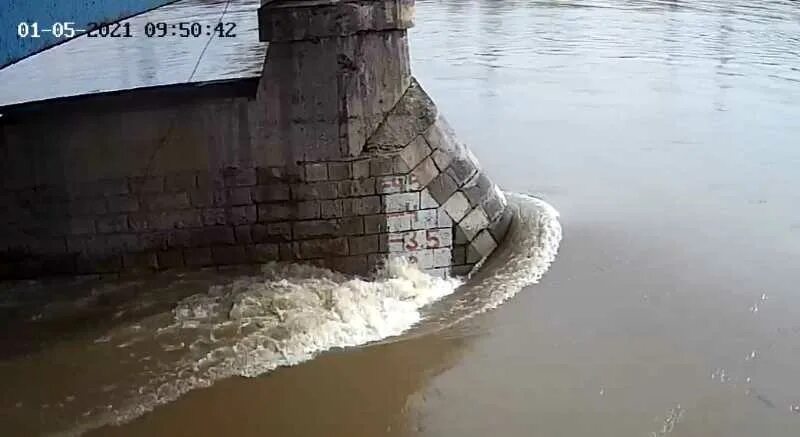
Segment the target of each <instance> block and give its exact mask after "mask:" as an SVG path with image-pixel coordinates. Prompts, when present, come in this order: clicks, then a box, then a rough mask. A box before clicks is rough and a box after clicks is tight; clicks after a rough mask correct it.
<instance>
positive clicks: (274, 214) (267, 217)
mask: <svg viewBox="0 0 800 437" xmlns="http://www.w3.org/2000/svg"><path fill="white" fill-rule="evenodd" d="M294 215H295V211H294V208H293V207H292V206H290V205H288V204H285V203H273V204H259V205H258V208H257V216H258V221H259V222H262V223H264V222H281V221H286V220H289V219H292V218H294Z"/></svg>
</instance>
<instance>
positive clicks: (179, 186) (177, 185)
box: [164, 172, 197, 192]
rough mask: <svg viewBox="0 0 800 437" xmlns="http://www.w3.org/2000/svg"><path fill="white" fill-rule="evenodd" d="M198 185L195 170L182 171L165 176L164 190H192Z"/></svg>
mask: <svg viewBox="0 0 800 437" xmlns="http://www.w3.org/2000/svg"><path fill="white" fill-rule="evenodd" d="M196 187H197V175H196V174H195V172H181V173H175V174H171V175H167V176H166V177H165V178H164V191H167V192H177V191H191V190H193V189H195V188H196Z"/></svg>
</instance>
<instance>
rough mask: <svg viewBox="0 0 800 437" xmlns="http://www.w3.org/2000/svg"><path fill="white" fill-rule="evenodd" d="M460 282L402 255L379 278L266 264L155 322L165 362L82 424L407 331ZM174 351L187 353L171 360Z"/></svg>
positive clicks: (117, 338) (115, 419)
mask: <svg viewBox="0 0 800 437" xmlns="http://www.w3.org/2000/svg"><path fill="white" fill-rule="evenodd" d="M459 285H460V281H458V280H456V279H440V278H435V277H432V276H429V275H426V274H424V273H422V272H420V271H419V270H417V269H416V268H415V267H413V266H410V265H408V264H406V263H405V262H404V261H403V260H395V261H392V263H391V264H390V265H389V266H388V268H387V270H386V271H385V272H384V273H383V274H382V275H381V279H378V280H375V281H364V280H361V279H353V278H349V277H346V276H344V275H341V274H338V273H334V272H332V271H330V270H326V269H322V268H317V267H312V266H307V265H297V264H278V263H271V264H267V265H265V266H264V267H263V269H262V274H261V275H256V276H247V277H242V278H239V279H237V280H235V281H233V282H232V283H230V284H226V285H221V286H212V287H211V288H210V289H209V290H208V292H207V293H204V294H199V295H194V296H191V297H189V298H187V299H184V300H182V301H181V302H180V303H178V305H177V306H176V307H175V309H174V310H173V312H172V317H171V320H170V323H169V324H168V325H166V326H163V325H162V326H160V327H158V328H157V329H156V332H157V333H156V335H155V340H156V341H157V342H158V344H159V345H160V348H161V351H162V353H163V354H161V355H163V356H159V357H158V358H159V361H160V362H161V363H166V366H165V367H164V368H162V371H161V372H160V373H159V374H158V375H156V376H154V377H151V378H150V379H149V381H148V382H147V383H146V384H144V385H143V386H141V387H139V388H138V389H137V390H136V391H137V392H138V396H135V397H133V398H132V399H130V400H127V401H125V402H124V403H123V404H122V405H120V406H118V407H116V408H113V409H112V410H111V411H107V412H102V413H99V414H98V415H97V416H96V417H94V418H93V419H91V420H90V422H91V423H85V424H84V426H83V427H81V428H82V430H80V431H85V430H88V429H91V428H95V427H98V426H102V425H104V424H108V423H123V422H126V421H129V420H131V419H133V418H135V417H138V416H140V415H141V414H143V413H145V412H147V411H150V410H152V409H153V408H154V407H156V406H158V405H160V404H163V403H166V402H170V401H173V400H175V399H177V398H178V397H179V396H181V395H182V394H184V393H186V392H187V391H190V390H192V389H195V388H199V387H206V386H209V385H211V384H212V383H213V382H214V381H216V380H219V379H221V378H226V377H230V376H236V375H239V376H245V377H253V376H258V375H261V374H263V373H266V372H269V371H271V370H273V369H275V368H277V367H280V366H291V365H295V364H298V363H301V362H303V361H306V360H309V359H311V358H313V357H314V356H315V355H316V354H318V353H320V352H322V351H326V350H329V349H332V348H343V347H350V346H357V345H362V344H366V343H369V342H372V341H376V340H380V339H384V338H387V337H392V336H397V335H400V334H402V333H403V332H404V331H405V330H407V329H408V328H410V327H411V326H413V325H414V324H416V323H418V322H419V321H420V319H421V317H422V315H421V313H420V308H422V307H423V306H425V305H428V304H430V303H431V302H433V301H435V300H437V299H440V298H441V297H443V296H446V295H448V294H450V293H452V292H453V291H454V290H455V289H456V288H457V287H458V286H459ZM127 332H129V333H132V332H135V333H137V335H139V336H141V335H148V334H147V333H143V332H142V330H141V329H136V330H128V331H127ZM112 336H113V337H114V341H113V342H112V343H114V344H116V343H117V342H125V343H124V344H125V345H126V346H127V345H128V344H135V343H141V342H143V341H144V342H147V340H148V339H145V338H138V339H131V338H130V337H125V336H124V335H120V333H117V335H112ZM149 340H150V342H152V336H151V338H150V339H149ZM176 353H177V354H179V355H180V357H179V358H178V359H174V358H173V359H172V360H171V361H170V360H169V357H170V356H171V355H170V354H176ZM76 431H77V430H76ZM80 431H78V432H80Z"/></svg>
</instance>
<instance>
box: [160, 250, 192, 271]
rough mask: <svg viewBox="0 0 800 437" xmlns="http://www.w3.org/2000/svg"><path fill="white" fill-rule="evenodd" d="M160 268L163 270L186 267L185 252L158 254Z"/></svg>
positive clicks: (174, 251) (166, 251) (169, 251)
mask: <svg viewBox="0 0 800 437" xmlns="http://www.w3.org/2000/svg"><path fill="white" fill-rule="evenodd" d="M157 257H158V267H159V268H162V269H174V268H179V267H183V266H185V265H186V264H185V262H184V259H183V251H181V250H165V251H163V252H158V255H157Z"/></svg>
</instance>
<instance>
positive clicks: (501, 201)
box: [481, 185, 507, 222]
mask: <svg viewBox="0 0 800 437" xmlns="http://www.w3.org/2000/svg"><path fill="white" fill-rule="evenodd" d="M506 205H507V202H506V196H505V194H503V192H502V191H501V190H500V188H499V187H498V186H497V185H494V186H492V188H491V189H490V190H489V192H488V193H487V196H486V198H484V199H483V201H482V202H481V206H482V207H483V210H484V211H485V212H486V216H487V217H489V221H490V222H494V221H496V220H498V219H499V218H500V216H501V215H502V214H503V211H505V209H506Z"/></svg>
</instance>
